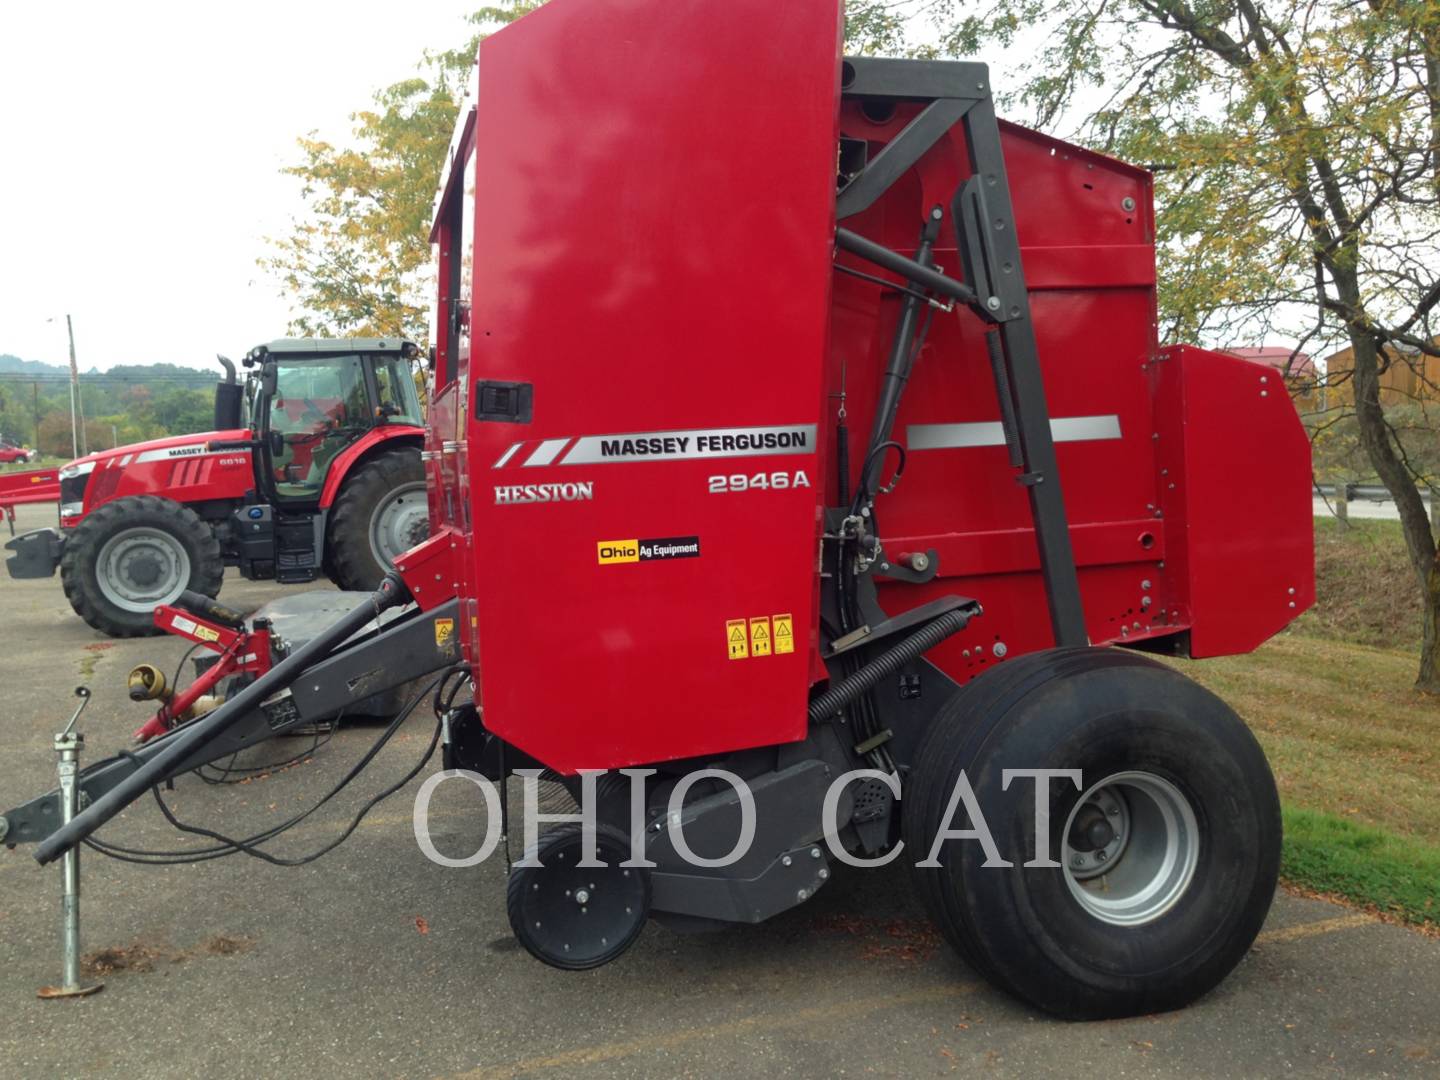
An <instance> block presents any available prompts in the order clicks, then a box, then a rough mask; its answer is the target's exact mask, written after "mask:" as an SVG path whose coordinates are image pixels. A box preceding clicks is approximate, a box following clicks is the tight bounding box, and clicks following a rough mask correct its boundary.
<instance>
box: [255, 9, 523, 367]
mask: <svg viewBox="0 0 1440 1080" xmlns="http://www.w3.org/2000/svg"><path fill="white" fill-rule="evenodd" d="M542 2H543V0H503V2H501V3H499V4H496V5H492V6H487V7H482V8H480V9H479V10H478V11H476V12H474V13H473V14H471V15H470V16H469V18H468V20H467V21H468V23H469V24H470V25H471V26H472V27H474V28H475V31H474V32H473V33H472V34H471V35H470V37H469V39H468V41H467V42H466V43H465V44H463V45H461V46H460V47H459V48H457V49H453V50H450V51H447V52H440V53H428V54H426V55H425V56H424V57H423V58H422V60H421V62H420V64H419V65H418V70H419V74H418V75H416V76H415V77H414V78H410V79H405V80H403V81H401V82H398V83H395V84H394V85H392V86H387V87H385V88H384V89H383V90H380V91H378V92H377V93H376V94H375V100H374V106H373V107H372V108H369V109H364V110H361V111H360V112H357V113H354V114H353V115H352V116H351V120H352V121H353V122H354V124H355V127H354V129H353V131H352V133H351V134H352V142H351V143H350V144H349V145H344V146H338V145H335V144H334V143H330V142H327V141H325V140H323V139H320V138H317V137H316V136H315V135H314V134H313V133H312V134H311V135H307V136H305V137H302V138H301V139H300V140H299V144H300V151H301V160H300V162H299V163H297V164H295V165H292V166H290V167H289V168H287V169H286V170H285V172H287V173H289V174H290V175H292V176H295V177H297V178H299V180H300V181H301V183H302V187H301V192H300V193H301V198H302V200H303V202H304V210H303V212H302V213H301V214H300V215H298V216H297V217H296V218H295V219H294V221H293V223H292V228H291V231H290V234H289V235H288V236H284V237H279V238H273V239H272V240H271V251H270V252H269V254H267V255H266V256H265V257H264V258H262V259H261V260H260V265H261V266H262V267H264V268H265V269H266V270H267V271H269V272H270V273H271V274H272V275H274V277H275V278H276V279H277V280H278V281H279V282H280V283H282V284H283V286H284V288H285V293H286V295H287V296H289V298H290V300H291V302H292V304H293V307H294V312H295V314H294V317H293V319H292V320H291V323H290V330H291V332H292V333H296V334H300V335H304V336H318V337H332V336H341V335H357V336H369V335H375V336H383V335H398V334H406V335H409V336H412V337H415V338H418V339H419V340H421V341H424V340H425V330H426V326H427V324H428V322H429V320H430V308H431V305H432V303H433V298H432V296H431V291H432V284H433V283H432V282H431V280H430V274H429V270H430V244H429V232H430V212H431V208H432V203H433V200H434V197H435V188H436V185H437V184H438V183H439V180H440V173H441V170H442V168H443V167H444V164H445V152H446V150H447V149H448V148H449V145H450V136H451V134H452V133H453V132H454V129H455V122H456V118H457V117H458V115H459V109H460V103H461V101H462V100H463V99H464V96H465V93H466V91H467V90H468V89H469V88H470V86H469V84H470V80H471V78H472V77H473V73H474V69H475V51H476V48H477V47H478V45H479V43H480V40H481V39H482V38H483V37H484V36H485V34H486V33H487V32H489V31H491V30H493V29H494V28H496V27H498V26H501V25H504V24H506V23H510V22H513V21H514V20H516V19H518V18H519V17H520V16H522V15H524V14H526V13H527V12H530V11H533V10H534V9H535V8H537V7H539V6H540V4H541V3H542Z"/></svg>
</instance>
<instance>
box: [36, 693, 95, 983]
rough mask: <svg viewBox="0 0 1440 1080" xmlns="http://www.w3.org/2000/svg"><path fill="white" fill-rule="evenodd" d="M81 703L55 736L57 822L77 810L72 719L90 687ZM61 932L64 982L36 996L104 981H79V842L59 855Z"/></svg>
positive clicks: (78, 741) (79, 741)
mask: <svg viewBox="0 0 1440 1080" xmlns="http://www.w3.org/2000/svg"><path fill="white" fill-rule="evenodd" d="M75 696H76V697H78V698H79V699H80V704H79V705H78V706H76V708H75V714H74V715H73V716H71V717H70V723H68V724H67V725H65V730H64V731H62V732H60V734H58V735H56V736H55V752H56V753H57V754H59V755H60V765H59V769H60V821H61V823H62V824H64V823H66V822H68V821H69V820H70V819H71V818H73V817H74V816H75V815H76V813H78V812H79V809H80V806H79V802H80V798H79V786H78V784H77V782H76V780H77V777H78V775H79V772H80V750H81V748H82V747H83V746H84V745H85V736H84V735H81V734H79V733H78V732H76V731H75V721H76V720H79V719H80V714H81V713H82V712H83V711H84V709H85V706H86V705H87V704H88V703H89V701H90V689H89V688H88V687H85V686H77V687H76V688H75ZM60 875H61V893H60V935H61V950H62V954H63V955H62V961H63V964H64V982H62V983H61V984H60V985H59V986H42V987H41V988H40V990H39V991H38V996H39V997H42V998H68V997H84V996H85V995H87V994H93V993H95V992H96V991H97V990H100V989H102V988H103V987H104V986H105V984H104V983H91V984H90V985H88V986H82V985H81V983H80V845H78V844H77V845H75V846H74V847H72V848H71V849H70V850H69V851H67V852H65V854H64V855H63V856H61V860H60Z"/></svg>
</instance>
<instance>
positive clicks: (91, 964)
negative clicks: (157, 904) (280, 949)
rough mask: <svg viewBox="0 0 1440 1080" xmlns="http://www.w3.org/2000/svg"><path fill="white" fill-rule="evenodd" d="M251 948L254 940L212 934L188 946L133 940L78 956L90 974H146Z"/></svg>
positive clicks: (238, 952) (85, 970) (102, 975)
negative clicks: (172, 965)
mask: <svg viewBox="0 0 1440 1080" xmlns="http://www.w3.org/2000/svg"><path fill="white" fill-rule="evenodd" d="M253 948H255V939H254V938H248V937H239V936H231V935H227V934H214V935H212V936H210V937H207V938H204V939H202V940H201V941H198V942H196V943H195V944H194V945H192V946H190V948H188V949H177V948H175V947H173V946H171V945H165V944H161V943H157V942H152V941H133V942H131V943H130V944H129V945H120V946H112V947H110V948H105V949H96V950H95V951H94V952H91V953H86V954H85V955H84V956H82V957H81V958H80V969H81V971H83V972H84V973H85V974H86V975H89V976H92V977H105V976H110V975H118V974H121V973H134V974H137V975H144V974H148V973H149V972H152V971H154V970H156V968H158V967H160V966H162V965H165V964H183V963H184V962H185V961H187V960H193V959H196V958H199V957H205V956H238V955H240V954H241V953H247V952H249V951H250V950H251V949H253Z"/></svg>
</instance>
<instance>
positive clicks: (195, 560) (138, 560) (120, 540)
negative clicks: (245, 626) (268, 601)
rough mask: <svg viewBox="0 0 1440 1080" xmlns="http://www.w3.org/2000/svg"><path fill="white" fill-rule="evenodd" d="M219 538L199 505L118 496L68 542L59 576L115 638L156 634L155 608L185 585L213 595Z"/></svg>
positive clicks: (220, 569) (219, 566)
mask: <svg viewBox="0 0 1440 1080" xmlns="http://www.w3.org/2000/svg"><path fill="white" fill-rule="evenodd" d="M224 577H225V564H224V562H223V561H222V560H221V557H220V542H219V541H218V540H217V539H216V538H215V533H214V532H213V531H212V530H211V528H210V526H209V525H207V524H206V523H205V522H204V521H202V520H201V519H200V517H199V516H198V515H197V514H196V513H195V511H193V510H191V509H189V508H188V507H185V506H182V505H180V504H179V503H177V502H175V501H173V500H171V499H163V498H160V497H159V496H156V495H134V496H130V497H128V498H124V499H116V500H115V501H114V502H109V503H106V504H105V505H104V506H101V507H99V508H98V509H96V510H94V511H92V512H91V513H89V514H87V515H86V517H85V519H84V520H83V521H81V522H80V524H79V525H78V526H77V527H76V529H75V531H74V532H73V533H71V534H70V537H69V539H68V540H66V542H65V554H64V555H63V556H62V557H61V560H60V581H61V584H62V585H63V586H64V589H65V598H66V599H67V600H69V601H70V606H71V607H72V608H74V609H75V614H77V615H79V616H80V617H81V618H82V619H84V620H85V621H86V622H87V623H89V624H90V625H91V626H93V627H94V628H95V629H96V630H99V631H100V632H101V633H104V634H108V635H110V636H111V637H142V636H148V635H152V634H158V633H160V632H161V631H160V630H159V629H157V628H156V626H155V622H154V612H155V608H156V607H158V606H159V605H161V604H168V603H170V602H171V601H173V600H174V599H175V598H176V597H178V596H179V595H180V594H181V593H182V592H183V591H185V590H186V589H189V590H190V591H191V592H197V593H204V594H205V595H206V596H212V597H213V596H215V595H217V594H218V593H219V592H220V583H221V581H223V580H224Z"/></svg>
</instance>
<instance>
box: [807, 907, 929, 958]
mask: <svg viewBox="0 0 1440 1080" xmlns="http://www.w3.org/2000/svg"><path fill="white" fill-rule="evenodd" d="M814 925H815V929H816V930H818V931H820V932H821V933H824V934H840V935H844V936H846V937H853V938H856V939H857V940H858V942H859V944H860V955H861V956H862V957H863V958H864V959H866V960H899V961H902V962H905V963H914V962H916V961H920V960H928V959H930V958H931V957H932V956H934V955H935V953H936V951H937V950H938V949H939V948H940V945H941V940H942V939H941V937H940V932H939V931H938V930H936V929H935V927H934V926H933V925H932V924H931V923H930V922H928V921H927V920H924V919H871V918H864V917H862V916H857V915H826V916H822V917H820V918H818V919H816V920H815V924H814Z"/></svg>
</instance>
